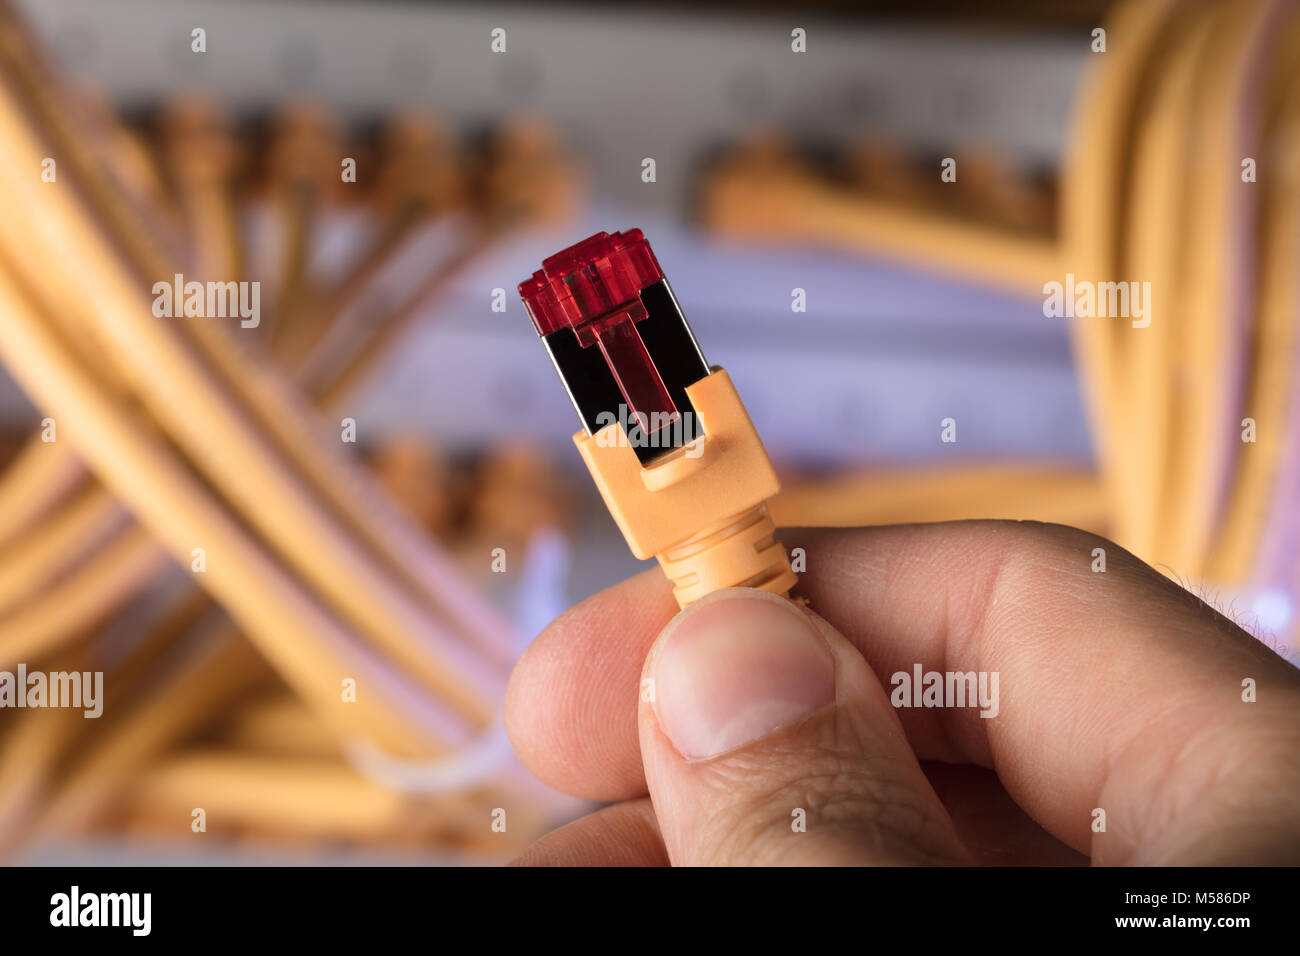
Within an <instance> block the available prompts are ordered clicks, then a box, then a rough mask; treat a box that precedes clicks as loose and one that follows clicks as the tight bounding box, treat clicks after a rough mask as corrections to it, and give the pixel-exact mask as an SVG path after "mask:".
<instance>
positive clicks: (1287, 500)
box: [701, 0, 1300, 646]
mask: <svg viewBox="0 0 1300 956" xmlns="http://www.w3.org/2000/svg"><path fill="white" fill-rule="evenodd" d="M1106 37H1107V39H1108V42H1109V46H1108V48H1107V49H1106V52H1105V53H1104V55H1098V56H1096V57H1095V58H1094V59H1095V62H1094V67H1093V70H1092V71H1091V74H1090V75H1089V76H1088V77H1087V79H1086V81H1085V84H1084V86H1083V89H1082V90H1081V91H1080V95H1079V103H1078V105H1077V107H1076V110H1075V115H1074V118H1073V124H1072V125H1073V133H1072V141H1071V143H1070V144H1069V146H1068V149H1067V151H1066V156H1067V159H1066V161H1065V162H1064V163H1063V165H1062V168H1060V169H1058V170H1048V171H1045V172H1044V171H1035V170H1030V171H1021V172H1017V171H1014V170H1007V169H999V168H998V166H997V164H996V162H992V161H990V159H989V158H988V156H987V155H985V154H981V153H979V152H975V153H974V154H973V155H962V154H958V155H957V156H956V157H955V159H956V164H955V167H954V168H955V170H959V171H960V172H959V173H958V174H957V176H956V178H955V180H954V181H952V182H948V183H940V182H939V181H938V178H937V177H936V176H935V174H934V172H933V168H934V167H933V166H931V165H930V164H929V162H928V161H927V164H926V167H925V172H924V173H921V172H919V171H918V167H917V166H916V164H915V162H913V161H912V160H911V159H910V158H909V157H908V156H906V155H905V154H903V153H901V152H900V151H899V150H896V149H890V148H889V147H887V146H882V145H880V144H876V143H867V144H865V145H864V146H863V148H862V149H861V150H860V151H859V152H858V153H857V154H855V155H854V156H852V157H850V158H849V160H848V161H847V163H846V166H845V169H844V170H841V171H840V172H839V173H838V174H837V175H831V174H830V173H829V172H825V171H818V170H817V169H815V168H813V167H811V166H810V165H808V164H807V163H803V162H800V161H799V160H798V159H797V158H795V156H794V155H793V154H792V152H791V150H790V149H789V148H787V147H785V146H783V145H782V143H781V142H780V141H779V140H774V139H773V138H771V137H765V138H763V139H761V140H758V141H756V142H753V143H751V144H748V145H746V146H745V147H743V148H741V149H738V150H736V151H734V152H733V153H731V154H730V155H729V156H727V157H725V158H724V159H723V160H722V161H721V162H719V163H717V164H715V165H714V166H713V167H712V168H711V169H709V170H708V171H707V172H706V175H705V178H704V182H703V184H702V189H701V195H702V204H701V217H702V219H703V221H704V223H705V224H706V225H707V226H708V227H709V228H711V229H712V230H713V231H714V232H715V233H717V234H719V235H727V236H732V237H736V238H744V239H749V240H754V239H769V240H770V239H797V240H799V241H802V242H813V243H817V244H821V245H827V246H832V247H838V248H844V249H850V250H854V251H858V252H862V253H864V254H869V255H873V256H883V257H886V258H891V259H895V260H899V261H904V262H910V263H914V264H920V265H922V266H924V267H926V268H928V269H932V270H935V271H943V272H952V273H957V274H961V275H964V276H967V277H970V278H973V279H977V280H980V281H983V282H990V283H994V284H999V285H1005V286H1007V287H1010V288H1015V289H1019V290H1021V291H1023V292H1025V293H1027V294H1032V295H1037V294H1040V293H1042V294H1046V293H1047V292H1048V288H1047V287H1048V284H1050V283H1053V282H1056V283H1060V284H1061V285H1063V286H1064V285H1065V284H1066V283H1068V282H1072V281H1073V280H1074V279H1075V278H1076V277H1077V278H1078V279H1079V280H1088V281H1093V282H1105V283H1120V284H1128V283H1136V282H1137V281H1139V280H1140V281H1141V282H1142V283H1149V285H1147V288H1148V289H1149V290H1150V295H1149V297H1148V299H1147V302H1146V306H1145V309H1146V311H1145V314H1144V315H1143V316H1142V317H1141V321H1138V320H1134V321H1132V322H1130V321H1129V320H1128V318H1127V317H1117V318H1104V317H1103V318H1088V317H1084V316H1082V315H1080V316H1077V317H1074V318H1070V319H1068V320H1067V321H1069V322H1070V323H1071V326H1072V332H1073V336H1074V340H1075V345H1076V348H1075V352H1076V357H1077V364H1078V370H1079V374H1080V376H1081V378H1082V381H1083V387H1084V393H1085V396H1086V398H1087V400H1088V403H1089V406H1090V409H1089V410H1090V418H1091V422H1092V428H1093V435H1094V443H1095V446H1096V449H1097V458H1098V465H1099V471H1098V474H1097V475H1096V476H1095V477H1092V476H1089V475H1085V474H1077V473H1061V472H1060V471H1059V470H1056V469H1052V468H1050V467H1046V466H1031V467H1027V468H1019V467H1017V466H1009V465H995V466H980V467H977V468H971V467H969V466H962V467H960V468H957V469H944V470H941V471H938V472H934V471H929V472H921V473H911V472H909V473H905V474H902V475H899V476H893V477H891V476H888V475H881V474H879V473H876V474H870V475H865V476H863V477H861V478H859V479H849V478H845V477H840V478H837V479H834V480H833V481H830V482H811V483H808V484H806V485H803V486H798V485H796V486H793V487H791V488H789V489H788V491H787V493H786V495H784V496H783V498H781V499H778V500H777V501H776V503H775V504H774V511H775V512H776V514H777V516H778V519H779V520H780V521H781V522H782V523H792V522H796V521H799V520H800V519H801V518H802V519H805V520H806V519H809V518H811V519H813V520H815V521H816V522H817V523H824V524H849V523H855V522H859V521H864V520H866V521H878V520H926V519H934V518H940V517H955V516H961V515H966V516H975V515H980V516H989V517H1034V518H1048V519H1051V520H1060V521H1065V522H1068V523H1072V524H1077V525H1081V526H1084V527H1088V528H1091V529H1093V530H1097V531H1100V532H1103V533H1107V534H1108V535H1109V536H1110V537H1112V538H1113V539H1115V540H1116V541H1118V542H1119V543H1120V544H1121V545H1123V546H1125V547H1127V548H1129V549H1130V550H1132V551H1134V552H1135V553H1136V554H1137V555H1138V556H1139V557H1141V558H1142V559H1144V560H1146V561H1148V562H1150V563H1152V564H1154V565H1155V566H1156V567H1159V568H1162V569H1164V570H1165V571H1166V572H1167V573H1169V574H1171V575H1173V576H1175V577H1177V578H1179V579H1180V580H1182V581H1183V582H1184V583H1190V584H1194V585H1196V586H1198V587H1208V588H1209V589H1210V590H1211V593H1213V594H1219V595H1221V590H1220V589H1223V588H1226V589H1229V593H1230V594H1234V595H1237V596H1239V597H1238V598H1235V599H1234V600H1233V607H1232V608H1231V609H1230V611H1231V612H1232V613H1236V614H1238V615H1239V616H1242V617H1243V618H1244V622H1243V623H1245V624H1246V625H1247V626H1252V627H1254V628H1255V629H1256V630H1257V632H1260V633H1262V634H1265V635H1268V636H1270V637H1272V638H1273V639H1274V640H1277V641H1280V642H1281V643H1282V644H1288V643H1289V644H1291V645H1292V646H1294V645H1295V644H1296V637H1297V635H1296V628H1297V616H1296V614H1295V613H1294V612H1295V608H1296V601H1297V595H1298V594H1300V540H1297V539H1298V538H1300V524H1298V523H1297V518H1296V514H1297V507H1296V505H1297V498H1296V495H1297V489H1298V488H1300V484H1297V474H1298V469H1300V452H1298V449H1300V431H1297V429H1300V378H1298V377H1297V374H1296V371H1297V369H1298V368H1300V353H1298V348H1300V335H1298V334H1297V333H1298V332H1300V330H1298V329H1297V325H1298V324H1300V311H1298V309H1297V302H1298V301H1300V288H1297V281H1298V280H1300V270H1297V268H1296V264H1297V261H1300V260H1298V259H1297V252H1296V243H1297V241H1298V239H1300V230H1298V229H1297V224H1296V222H1295V216H1296V213H1297V208H1300V181H1298V180H1297V176H1298V175H1300V156H1298V154H1297V143H1298V142H1300V138H1298V136H1297V127H1296V123H1297V120H1300V115H1298V114H1297V90H1300V83H1298V82H1297V80H1298V79H1300V75H1298V71H1300V13H1298V11H1297V8H1296V5H1295V4H1293V3H1288V2H1285V0H1243V2H1240V3H1211V2H1194V3H1175V2H1138V0H1134V2H1130V3H1125V4H1120V5H1117V7H1116V8H1115V9H1114V10H1113V12H1112V15H1111V17H1110V19H1109V20H1108V22H1107V24H1106ZM1211 40H1213V42H1211ZM937 163H938V160H937V159H936V160H935V165H937ZM1056 194H1059V210H1058V209H1056V208H1054V206H1055V203H1054V201H1053V196H1054V195H1056ZM939 196H944V197H946V199H943V200H941V199H938V198H936V197H939ZM954 197H955V198H954ZM1044 321H1049V320H1048V319H1045V320H1044Z"/></svg>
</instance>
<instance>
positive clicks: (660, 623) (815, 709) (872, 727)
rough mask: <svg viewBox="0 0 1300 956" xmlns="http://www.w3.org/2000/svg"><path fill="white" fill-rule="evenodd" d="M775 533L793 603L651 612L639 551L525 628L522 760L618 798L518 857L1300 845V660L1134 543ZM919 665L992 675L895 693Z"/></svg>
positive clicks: (1196, 856)
mask: <svg viewBox="0 0 1300 956" xmlns="http://www.w3.org/2000/svg"><path fill="white" fill-rule="evenodd" d="M782 537H783V538H784V540H785V541H786V543H787V545H791V546H796V545H797V546H799V547H802V548H804V549H805V551H806V553H807V571H806V572H804V573H803V574H802V575H801V579H800V586H799V593H800V594H801V595H802V596H803V597H805V598H806V599H807V601H808V609H801V608H799V607H798V606H796V605H795V604H792V603H790V602H787V601H784V600H783V599H780V598H777V597H774V596H772V595H769V594H765V593H763V592H759V591H753V590H745V589H734V590H728V591H721V592H718V593H715V594H711V595H709V596H708V597H706V598H705V599H704V600H702V601H699V602H697V603H696V604H694V605H692V606H691V607H689V608H687V609H686V610H685V611H682V612H680V613H677V614H676V615H675V616H674V612H675V611H676V605H675V603H674V601H673V599H672V596H671V592H670V590H669V586H668V584H667V582H666V581H665V579H664V578H663V576H662V574H661V573H660V572H659V570H658V569H657V568H656V569H654V570H651V571H647V572H646V573H644V574H642V575H639V576H637V577H635V578H632V579H631V580H629V581H626V582H624V583H622V584H619V585H617V586H615V587H612V588H610V589H608V590H606V591H604V592H602V593H601V594H598V595H596V596H595V597H592V598H590V599H589V600H587V601H585V602H583V603H582V604H580V605H578V606H577V607H575V608H573V609H572V610H570V611H569V612H567V613H566V614H564V615H563V616H561V617H560V618H559V619H558V620H556V621H555V622H554V623H553V624H551V626H550V627H549V628H547V630H546V631H545V632H543V634H542V635H541V636H540V637H539V638H538V639H537V640H536V641H535V642H534V643H533V645H532V646H531V647H530V648H529V649H528V651H527V653H526V654H525V655H524V656H523V658H522V659H521V660H520V662H519V664H518V665H517V666H516V668H515V673H514V675H513V677H512V679H511V683H510V690H509V693H508V695H507V701H506V726H507V729H508V730H509V732H510V736H511V738H512V740H513V741H514V744H515V748H516V750H517V751H518V753H519V755H520V757H521V758H522V759H523V760H524V761H525V763H526V764H527V765H528V766H529V767H530V768H531V769H532V770H533V772H534V773H536V774H537V775H538V777H540V778H541V779H542V780H543V781H545V782H547V783H549V784H550V785H552V786H554V787H557V788H558V789H560V790H564V791H567V792H569V793H572V794H575V795H578V796H582V797H586V798H590V799H593V800H600V801H618V802H615V803H614V804H613V805H612V806H609V807H606V808H605V809H602V810H600V811H598V812H596V813H593V814H591V815H590V816H588V817H586V818H584V819H581V820H578V821H577V822H575V823H572V824H569V825H568V826H566V827H563V828H561V829H559V830H557V831H555V832H554V833H551V834H550V835H548V836H546V837H544V838H543V839H542V840H541V841H540V842H538V843H537V844H535V845H534V846H533V847H532V848H531V849H530V850H529V851H528V852H527V853H526V854H525V855H524V856H523V857H522V858H521V859H520V861H519V862H520V863H524V864H573V865H580V864H665V863H669V862H671V863H673V864H678V865H691V864H733V865H746V864H777V863H789V864H858V863H866V864H875V863H879V864H910V863H939V864H945V863H966V862H978V863H1001V864H1022V865H1023V864H1029V865H1032V864H1047V863H1074V862H1080V863H1081V862H1087V857H1091V860H1092V862H1093V863H1096V864H1102V865H1117V864H1130V863H1131V864H1229V863H1245V864H1262V863H1300V800H1297V799H1296V794H1297V793H1300V672H1297V670H1296V669H1295V668H1293V667H1292V666H1291V665H1289V664H1288V663H1287V662H1286V661H1284V660H1282V659H1281V658H1280V657H1278V656H1277V655H1275V654H1274V653H1273V652H1272V651H1270V650H1269V649H1268V648H1266V647H1264V646H1263V645H1261V644H1260V643H1259V642H1257V641H1255V640H1254V639H1252V638H1251V637H1250V636H1249V635H1247V634H1246V633H1245V632H1243V631H1242V630H1241V629H1240V628H1239V627H1237V626H1236V625H1235V624H1233V623H1232V622H1231V621H1229V620H1227V619H1226V618H1224V617H1223V616H1222V615H1220V614H1218V613H1217V612H1215V611H1214V610H1212V609H1211V608H1210V607H1208V606H1207V605H1205V604H1203V603H1202V602H1200V601H1199V600H1197V599H1196V598H1195V597H1193V596H1192V595H1191V594H1189V593H1188V592H1186V591H1185V590H1183V589H1182V588H1180V587H1178V586H1177V585H1176V584H1174V583H1172V582H1170V581H1168V580H1166V579H1165V578H1164V577H1162V576H1161V575H1160V574H1158V573H1157V572H1155V571H1153V570H1152V569H1151V568H1149V567H1147V566H1146V565H1144V564H1142V563H1141V562H1140V561H1138V560H1137V559H1136V558H1134V557H1133V556H1132V555H1129V554H1128V553H1127V552H1125V551H1123V550H1121V549H1120V548H1118V547H1117V546H1115V545H1113V544H1110V543H1109V542H1107V541H1104V540H1103V539H1100V538H1096V537H1094V536H1092V535H1089V534H1085V533H1084V532H1081V531H1076V530H1074V529H1071V528H1064V527H1060V526H1053V525H1039V524H1032V523H1015V522H992V521H990V522H982V521H981V522H960V523H952V524H935V525H912V526H900V527H886V528H863V529H855V530H835V529H826V530H801V531H787V532H785V533H783V535H782ZM1098 547H1101V548H1105V552H1106V570H1105V571H1104V572H1095V571H1093V570H1092V568H1093V565H1094V558H1093V549H1094V548H1098ZM814 612H815V613H814ZM917 664H919V665H920V667H921V670H922V672H928V671H937V672H941V673H942V672H970V671H973V672H976V674H979V673H981V672H983V673H984V674H985V675H986V678H987V677H988V676H990V675H992V674H993V673H996V674H997V675H998V677H997V695H996V696H997V701H996V704H997V706H996V716H989V717H981V716H980V707H979V706H965V707H958V706H943V707H910V708H896V707H894V706H893V705H892V704H891V701H890V695H891V694H895V695H899V696H900V697H901V696H902V681H901V679H900V680H898V681H895V679H894V676H893V675H895V674H899V673H903V674H906V675H908V678H909V679H910V677H911V676H912V675H913V673H914V665H917ZM1246 678H1250V679H1252V680H1253V681H1254V697H1255V699H1254V701H1253V702H1248V701H1247V700H1245V699H1243V697H1249V696H1250V695H1249V694H1248V693H1247V691H1246V690H1245V689H1244V686H1243V681H1244V680H1245V679H1246ZM985 686H986V690H991V689H992V686H993V685H992V683H991V681H988V680H986V685H985ZM645 698H653V699H652V700H649V699H645ZM907 699H908V700H912V698H911V695H910V692H909V694H908V695H907ZM952 702H953V701H949V703H952ZM984 709H985V711H986V712H992V711H993V710H994V708H993V707H986V708H984ZM1099 821H1100V822H1104V829H1099Z"/></svg>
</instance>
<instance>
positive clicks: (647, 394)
mask: <svg viewBox="0 0 1300 956" xmlns="http://www.w3.org/2000/svg"><path fill="white" fill-rule="evenodd" d="M519 294H520V295H521V296H522V298H523V300H524V305H525V307H526V308H527V310H528V313H529V315H530V316H531V317H532V320H533V324H534V325H535V326H536V328H537V332H538V334H539V335H540V336H541V339H542V343H543V345H544V346H545V347H546V351H547V352H548V353H549V355H550V356H551V361H552V362H553V363H554V365H555V369H556V371H557V372H558V373H559V375H560V379H561V381H562V382H563V383H564V387H565V389H566V390H567V391H568V393H569V398H570V399H571V400H572V402H573V407H574V408H575V409H576V410H577V413H578V418H579V419H580V420H581V422H582V425H583V427H582V428H581V429H580V430H579V431H578V432H577V434H575V435H574V436H573V441H574V444H576V445H577V446H578V451H579V452H580V453H581V455H582V457H583V460H584V461H585V462H586V464H587V468H588V470H589V471H590V472H591V476H592V478H594V479H595V481H596V485H597V487H598V488H599V489H600V493H601V496H602V497H603V498H604V499H605V505H606V506H607V507H608V508H609V511H610V514H611V515H612V516H613V517H614V520H615V521H616V522H617V523H618V526H619V529H620V530H621V531H622V532H623V536H624V538H626V539H627V543H628V545H629V546H630V547H631V549H632V553H633V554H635V555H636V556H637V557H638V558H641V559H643V560H644V559H646V558H649V557H651V556H652V555H653V556H654V557H656V558H658V559H659V564H660V565H661V566H662V567H663V570H664V573H665V574H666V575H667V576H668V578H669V579H670V580H671V581H672V582H673V585H674V587H673V595H674V597H676V599H677V603H678V605H679V606H681V607H686V606H687V605H688V604H690V603H691V602H693V601H696V600H698V599H700V598H701V597H703V596H704V595H705V594H708V593H709V592H711V591H716V590H718V589H720V588H727V587H754V588H761V589H763V590H765V591H771V592H773V593H775V594H780V595H782V596H788V595H789V591H790V589H791V588H792V587H793V586H794V585H795V582H796V580H797V579H796V577H795V573H794V572H793V571H792V570H791V568H790V561H789V558H788V557H787V556H786V553H785V548H784V547H783V546H782V545H781V543H780V542H778V541H777V540H776V538H775V533H776V528H775V525H773V523H772V518H771V515H770V514H769V513H768V505H767V502H768V499H769V498H771V497H772V496H773V495H775V494H776V493H777V491H779V490H780V485H779V483H778V481H777V477H776V471H775V470H774V469H773V468H772V463H771V462H770V461H769V460H768V457H767V451H766V450H765V449H764V448H763V442H762V440H761V439H760V438H759V437H758V432H757V431H755V430H754V425H753V423H752V422H751V421H750V419H749V415H748V413H747V412H746V411H745V406H744V405H743V404H742V403H741V401H740V396H739V395H738V394H737V393H736V389H735V387H734V386H733V385H732V383H731V378H730V376H728V375H727V373H726V371H724V370H723V369H721V368H718V367H716V366H713V367H710V366H709V365H708V364H707V363H706V362H705V360H704V354H703V353H702V352H701V351H700V347H699V345H698V344H697V343H696V341H695V336H694V334H693V333H692V332H691V328H690V326H689V325H688V324H687V322H686V317H685V316H684V315H683V314H682V311H681V308H680V306H678V304H677V299H676V298H675V297H674V296H673V293H672V290H671V289H670V288H669V286H668V281H667V279H665V278H664V273H663V270H662V269H661V268H660V266H659V262H658V260H657V259H656V258H655V255H654V253H653V252H652V251H651V249H650V244H649V243H648V242H647V241H646V240H645V237H644V236H643V235H642V233H641V230H640V229H632V230H629V231H628V232H624V233H617V232H616V233H614V234H613V235H610V234H608V233H604V232H601V233H597V234H596V235H594V236H591V237H589V238H587V239H584V240H583V241H582V242H579V243H577V244H576V245H573V246H570V247H569V248H568V249H565V250H563V251H562V252H559V253H556V254H555V255H553V256H551V257H549V258H547V259H546V260H545V261H544V262H543V263H542V268H541V269H540V270H538V271H537V272H535V273H533V276H532V278H530V279H527V280H526V281H524V282H522V283H520V286H519Z"/></svg>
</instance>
